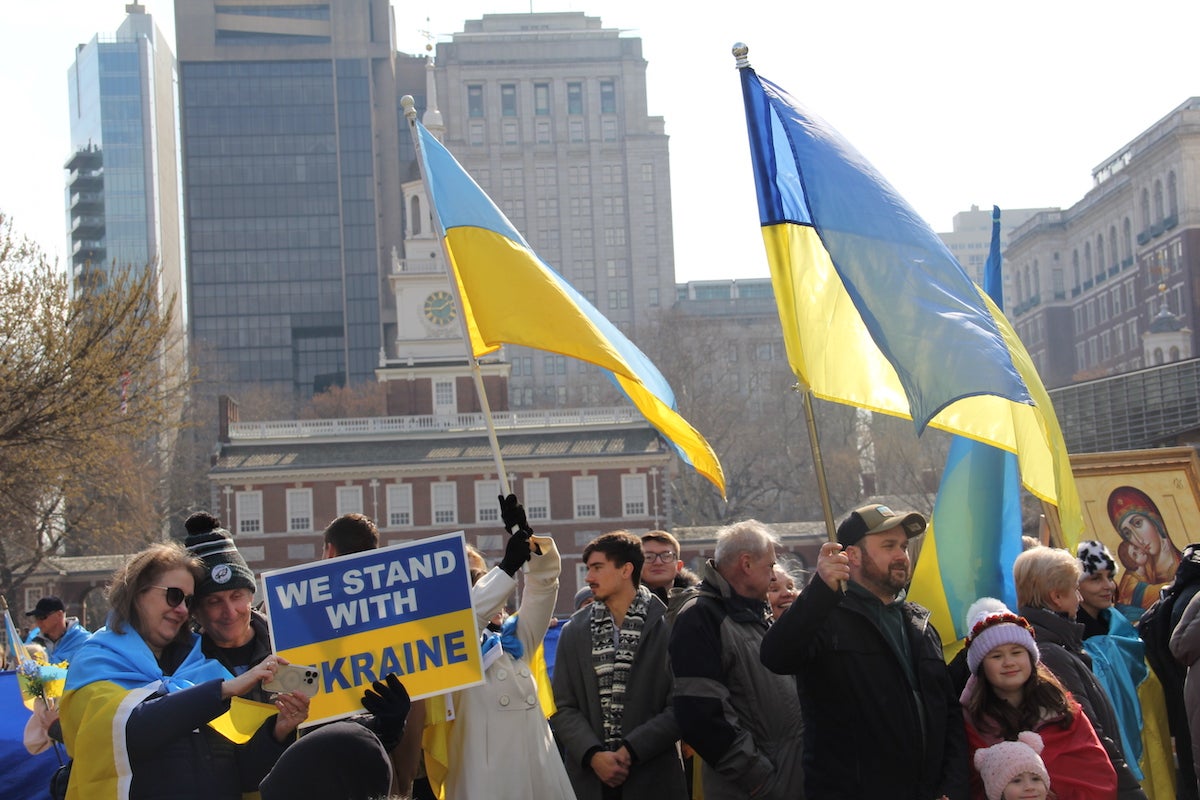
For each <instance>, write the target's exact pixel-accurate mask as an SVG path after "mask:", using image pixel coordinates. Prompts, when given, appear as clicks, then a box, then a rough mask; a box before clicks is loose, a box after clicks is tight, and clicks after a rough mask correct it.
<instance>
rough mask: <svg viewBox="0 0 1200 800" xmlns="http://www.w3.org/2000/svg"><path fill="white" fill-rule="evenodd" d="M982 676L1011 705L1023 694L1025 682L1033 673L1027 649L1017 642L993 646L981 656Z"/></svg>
mask: <svg viewBox="0 0 1200 800" xmlns="http://www.w3.org/2000/svg"><path fill="white" fill-rule="evenodd" d="M982 666H983V677H984V679H985V680H987V682H988V683H989V684H991V686H992V689H993V691H995V692H996V695H997V696H998V697H1000V698H1001V699H1003V700H1007V701H1008V702H1009V703H1011V704H1013V705H1017V704H1018V703H1020V702H1021V699H1022V698H1023V697H1024V696H1025V682H1026V681H1028V680H1029V676H1030V675H1032V674H1033V663H1032V661H1030V658H1029V651H1028V650H1026V649H1025V648H1024V647H1022V646H1021V645H1019V644H1002V645H1000V646H999V647H993V648H992V649H991V650H990V651H988V654H987V655H986V656H984V657H983V664H982Z"/></svg>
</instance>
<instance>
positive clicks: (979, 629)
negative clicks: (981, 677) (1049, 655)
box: [967, 597, 1042, 675]
mask: <svg viewBox="0 0 1200 800" xmlns="http://www.w3.org/2000/svg"><path fill="white" fill-rule="evenodd" d="M967 624H968V627H969V628H970V631H971V632H970V633H969V634H967V666H968V667H969V668H970V670H971V674H972V675H974V674H975V671H976V670H978V669H979V665H980V664H981V663H982V662H983V657H984V656H986V655H987V654H988V653H989V652H991V651H992V650H993V649H995V648H997V647H999V646H1000V645H1002V644H1019V645H1021V646H1022V647H1024V648H1025V649H1026V650H1028V651H1029V657H1030V660H1031V661H1032V662H1033V664H1037V662H1038V661H1039V660H1040V659H1041V657H1042V654H1041V653H1040V652H1039V651H1038V646H1037V641H1036V640H1035V639H1034V638H1033V626H1032V625H1030V624H1029V621H1028V620H1027V619H1025V618H1024V617H1021V616H1017V615H1016V614H1014V613H1013V612H1011V611H1009V610H1008V606H1006V605H1004V603H1003V602H1001V601H1000V600H997V599H996V598H994V597H981V598H979V599H978V600H976V601H975V602H974V603H972V604H971V607H970V608H968V609H967Z"/></svg>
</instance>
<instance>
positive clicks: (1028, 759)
mask: <svg viewBox="0 0 1200 800" xmlns="http://www.w3.org/2000/svg"><path fill="white" fill-rule="evenodd" d="M1043 746H1044V745H1043V744H1042V737H1041V736H1038V735H1037V734H1036V733H1034V732H1033V731H1021V732H1020V733H1018V734H1017V740H1016V741H1015V742H1000V743H999V744H994V745H992V746H991V747H983V748H980V749H979V750H976V751H975V769H977V770H979V774H980V776H981V777H982V778H983V789H984V796H985V797H986V798H987V800H1000V797H1001V795H1003V794H1004V787H1005V786H1008V782H1009V781H1011V780H1012V779H1013V778H1015V777H1017V776H1018V775H1020V774H1021V773H1022V772H1032V773H1035V774H1037V775H1041V776H1042V780H1043V781H1045V783H1046V788H1047V789H1049V788H1050V774H1049V773H1048V772H1046V765H1045V764H1044V763H1043V762H1042V758H1041V756H1040V755H1038V754H1039V753H1041V752H1042V747H1043Z"/></svg>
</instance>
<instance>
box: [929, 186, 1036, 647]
mask: <svg viewBox="0 0 1200 800" xmlns="http://www.w3.org/2000/svg"><path fill="white" fill-rule="evenodd" d="M1000 267H1001V255H1000V209H999V208H996V207H993V208H992V243H991V249H990V251H989V253H988V260H987V267H986V268H985V269H984V275H983V289H984V291H985V292H987V295H988V297H990V298H991V299H992V301H993V302H995V304H996V307H997V308H1000V309H1003V308H1004V289H1003V280H1002V276H1001V269H1000ZM1020 491H1021V483H1020V473H1019V471H1018V469H1017V457H1016V456H1014V455H1013V454H1012V453H1009V452H1007V451H1005V450H1000V449H999V448H996V447H993V446H991V445H990V444H984V443H982V442H977V441H975V440H973V439H967V438H965V437H962V436H956V437H954V440H953V441H952V442H951V443H950V452H949V453H948V454H947V456H946V469H945V471H943V472H942V482H941V485H940V486H938V494H937V501H936V503H935V504H934V507H933V519H931V520H930V521H929V527H928V528H927V529H926V531H925V542H924V544H923V545H922V546H921V558H920V559H918V560H917V567H916V571H915V572H914V573H913V580H912V586H911V587H910V589H909V592H908V596H909V598H910V599H912V600H914V601H916V602H918V603H920V604H921V605H923V606H925V607H926V608H928V609H929V611H930V613H931V615H932V618H933V624H934V627H935V628H937V630H938V632H939V633H940V634H941V636H942V645H943V646H944V647H945V651H946V657H947V658H952V657H953V656H954V655H955V654H956V653H957V652H958V651H959V650H960V649H961V644H959V642H960V641H961V640H962V639H964V638H965V637H966V635H967V634H968V633H969V632H970V630H969V627H968V626H969V624H970V623H969V622H968V621H967V619H966V614H967V609H968V608H970V606H971V604H972V603H974V602H975V601H976V600H978V599H979V598H980V597H995V598H998V599H1000V600H1001V601H1003V603H1004V605H1005V606H1007V607H1008V608H1016V607H1017V590H1016V585H1015V583H1014V581H1013V571H1012V568H1013V562H1015V561H1016V560H1017V555H1018V554H1019V553H1020V552H1021V497H1020ZM939 530H944V531H945V533H944V534H943V535H941V536H939V535H938V531H939Z"/></svg>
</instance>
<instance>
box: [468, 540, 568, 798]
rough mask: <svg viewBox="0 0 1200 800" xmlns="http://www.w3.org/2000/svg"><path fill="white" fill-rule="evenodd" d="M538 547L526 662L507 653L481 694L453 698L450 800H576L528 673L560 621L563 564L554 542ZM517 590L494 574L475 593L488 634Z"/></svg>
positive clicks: (525, 607)
mask: <svg viewBox="0 0 1200 800" xmlns="http://www.w3.org/2000/svg"><path fill="white" fill-rule="evenodd" d="M533 541H534V542H535V543H537V544H538V545H539V546H540V547H541V550H542V554H541V555H540V556H539V555H536V554H535V555H534V556H533V558H532V559H531V560H530V562H529V566H528V568H527V570H528V571H527V572H526V574H525V589H524V592H523V594H522V596H521V607H520V608H519V609H518V613H517V635H518V637H519V638H520V640H521V644H522V645H523V646H524V648H525V654H524V656H523V657H522V658H520V659H514V658H513V657H512V656H510V655H509V654H508V653H502V654H501V655H500V657H499V658H497V659H496V661H495V662H494V663H492V664H491V666H489V667H488V668H487V671H486V672H485V673H484V680H485V683H484V684H483V685H482V686H475V687H472V688H470V689H462V690H460V691H458V692H455V693H454V695H453V701H454V712H455V721H454V724H453V725H452V726H451V730H450V752H449V756H450V771H449V774H447V776H446V800H478V799H479V798H485V797H496V798H523V799H524V798H528V800H542V799H543V798H545V800H561V799H562V798H572V797H574V796H575V795H574V792H573V791H572V789H571V782H570V780H568V778H567V772H566V770H565V769H564V768H563V763H562V758H561V757H560V756H559V754H558V748H557V747H556V746H555V744H554V737H553V735H552V734H551V732H550V725H549V723H547V722H546V715H545V713H544V712H543V711H542V707H541V704H540V703H539V701H538V694H537V686H536V684H535V683H534V680H533V675H532V673H531V671H530V668H529V659H530V657H532V655H533V653H534V651H535V650H536V649H537V647H538V646H539V645H540V644H541V643H542V638H543V637H544V636H545V635H546V628H547V627H548V626H549V624H550V617H551V616H552V615H553V613H554V604H555V602H556V601H557V599H558V573H559V569H560V566H561V559H560V558H559V555H558V550H557V548H555V546H554V540H553V539H550V538H549V537H543V536H535V537H533ZM515 586H516V580H515V579H513V578H511V577H509V576H508V574H507V573H505V572H504V571H503V570H501V569H500V568H499V567H494V568H493V569H492V570H491V571H490V572H489V573H488V574H486V575H484V576H483V577H482V578H480V579H479V582H478V583H476V584H475V586H474V587H473V588H472V590H471V598H472V600H473V601H474V605H475V622H476V624H477V625H478V627H479V630H480V631H481V632H482V631H483V629H484V627H485V626H486V625H487V622H488V620H489V619H491V618H492V616H494V615H495V614H496V612H497V611H499V610H500V608H501V607H502V606H503V604H504V601H505V599H506V598H507V597H508V596H509V595H510V594H511V593H512V591H513V589H514V588H515Z"/></svg>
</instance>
